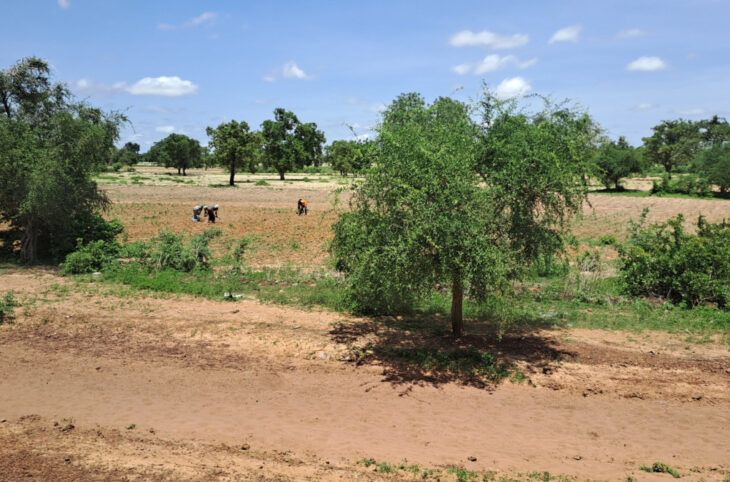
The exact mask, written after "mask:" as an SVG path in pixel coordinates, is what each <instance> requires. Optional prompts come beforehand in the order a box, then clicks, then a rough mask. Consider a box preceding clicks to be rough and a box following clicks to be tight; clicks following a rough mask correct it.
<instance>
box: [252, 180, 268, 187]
mask: <svg viewBox="0 0 730 482" xmlns="http://www.w3.org/2000/svg"><path fill="white" fill-rule="evenodd" d="M253 185H254V186H269V185H270V184H269V183H268V182H266V180H265V179H259V180H258V181H256V182H255V183H253Z"/></svg>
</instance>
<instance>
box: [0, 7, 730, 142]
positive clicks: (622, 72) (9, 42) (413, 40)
mask: <svg viewBox="0 0 730 482" xmlns="http://www.w3.org/2000/svg"><path fill="white" fill-rule="evenodd" d="M3 3H4V6H3V8H2V12H3V22H2V25H3V26H2V29H0V68H6V67H8V66H10V65H12V64H13V63H15V62H16V61H17V60H18V59H20V58H22V57H25V56H30V55H35V56H39V57H43V58H45V59H47V60H48V61H49V62H50V63H51V64H52V65H53V67H54V75H55V78H56V79H57V80H60V81H63V82H66V83H67V84H68V85H69V86H70V87H71V89H72V90H73V91H74V92H75V93H76V94H77V95H78V96H79V97H82V98H86V99H88V100H89V101H90V102H91V103H92V104H94V105H97V106H101V107H103V108H106V109H116V110H121V111H123V112H125V113H126V114H127V116H128V117H129V119H130V121H131V125H130V126H127V127H125V128H124V130H123V134H122V139H121V140H120V142H121V143H124V142H126V141H134V142H138V143H139V144H141V145H142V149H143V150H147V149H148V148H149V146H150V145H151V144H152V143H153V142H155V141H157V140H159V139H161V138H163V137H165V136H166V135H167V134H168V133H170V132H179V133H184V134H187V135H190V136H192V137H195V138H198V139H200V140H201V142H203V143H204V144H205V143H207V137H206V135H205V128H206V126H216V125H218V124H219V123H221V122H225V121H228V120H231V119H236V120H239V121H240V120H245V121H246V122H248V123H249V124H250V125H251V127H252V128H258V127H259V125H260V124H261V122H262V121H264V120H265V119H268V118H271V117H272V111H273V109H274V108H276V107H284V108H286V109H289V110H292V111H293V112H294V113H295V114H297V116H298V117H299V119H300V120H301V121H303V122H316V123H317V125H318V126H319V127H320V129H322V130H324V132H325V134H326V136H327V139H328V141H331V140H335V139H341V138H352V134H351V133H350V132H349V130H348V129H347V127H345V126H344V123H347V124H349V125H352V126H353V127H354V128H355V130H356V131H357V133H358V134H360V135H365V134H368V132H369V131H370V128H371V127H372V125H373V124H374V123H375V122H376V121H377V119H378V111H379V109H381V108H382V106H383V105H384V104H387V103H389V102H390V101H392V100H393V99H394V98H395V97H396V96H397V95H398V94H400V93H402V92H413V91H415V92H419V93H421V94H422V95H423V96H424V97H425V98H426V99H427V100H429V101H431V100H433V99H434V98H435V97H437V96H441V95H446V96H449V95H450V96H453V97H456V98H459V99H462V100H468V99H469V98H473V97H474V96H475V95H477V94H478V92H479V91H480V89H481V84H482V81H484V82H486V83H487V84H488V85H489V86H490V87H492V88H493V89H496V90H497V92H498V93H500V94H501V95H504V96H509V95H515V94H521V93H526V92H530V93H540V94H546V95H551V96H553V97H554V98H555V99H563V98H570V99H571V100H573V101H575V102H577V103H579V104H580V105H581V106H582V107H583V108H585V109H587V110H588V112H589V113H590V114H591V115H592V116H593V117H594V118H595V119H596V120H597V121H598V122H599V123H600V124H601V125H602V126H603V127H604V128H605V130H606V133H607V134H608V135H610V136H612V137H618V136H619V135H625V136H626V137H627V138H628V139H629V140H630V141H631V142H632V143H634V144H635V145H636V144H639V143H640V142H641V138H642V137H643V136H646V135H649V134H650V132H651V127H652V126H653V125H655V124H656V123H658V122H659V121H661V120H663V119H673V118H677V117H684V118H688V119H700V118H707V117H710V116H711V115H713V114H718V115H720V116H724V117H730V95H729V93H730V33H728V30H727V22H728V19H729V18H730V2H724V1H710V0H704V1H682V2H680V1H670V0H663V1H641V0H634V1H611V2H608V1H605V2H599V1H539V2H538V1H520V0H513V1H511V2H496V1H458V0H454V1H449V2H446V1H423V0H421V1H415V0H414V1H395V0H394V1H380V0H371V1H368V2H362V1H360V2H354V1H288V2H285V1H279V2H273V1H269V2H263V1H260V2H254V1H250V2H244V1H206V2H202V1H182V0H180V1H173V0H159V1H151V0H148V1H135V0H125V1H121V0H22V1H21V0H4V2H3Z"/></svg>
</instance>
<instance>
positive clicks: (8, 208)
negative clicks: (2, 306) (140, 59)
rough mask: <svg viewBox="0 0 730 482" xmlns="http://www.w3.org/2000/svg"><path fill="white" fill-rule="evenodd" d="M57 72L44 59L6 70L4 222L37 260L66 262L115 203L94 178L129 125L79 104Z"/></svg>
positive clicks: (0, 75)
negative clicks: (80, 239)
mask: <svg viewBox="0 0 730 482" xmlns="http://www.w3.org/2000/svg"><path fill="white" fill-rule="evenodd" d="M49 72H50V68H49V67H48V64H47V63H46V62H45V61H43V60H41V59H37V58H28V59H23V60H22V61H20V62H18V63H17V64H16V65H14V66H13V67H11V68H9V69H7V70H3V71H1V72H0V97H2V98H3V100H4V103H3V107H4V110H5V115H3V116H1V117H0V222H7V223H9V224H10V226H11V230H12V231H13V232H14V233H17V238H16V239H18V238H19V241H20V249H21V255H22V257H23V259H24V260H26V261H29V262H34V261H36V260H37V259H38V258H39V257H51V258H53V259H56V260H58V259H63V257H64V256H65V255H66V254H67V253H68V252H70V251H72V250H73V249H74V247H75V245H76V238H78V237H79V236H81V235H82V232H83V230H84V226H85V225H86V224H88V223H89V222H90V220H92V219H93V218H94V216H95V215H96V213H97V212H98V211H99V210H100V209H102V208H104V207H105V206H106V205H107V203H108V200H107V198H106V197H105V196H104V194H103V193H100V192H99V191H98V190H97V186H96V183H95V182H94V181H92V175H93V174H94V173H96V172H98V171H100V170H101V169H102V168H103V166H105V165H106V163H107V162H108V158H109V152H111V150H112V149H113V141H114V140H115V139H116V138H117V136H118V127H119V124H120V122H122V121H123V120H124V117H123V116H121V115H119V114H115V113H111V114H106V113H104V112H102V111H100V110H99V109H95V108H92V107H90V106H88V105H86V104H84V103H80V102H75V101H74V100H73V98H72V97H71V95H70V93H69V92H68V90H67V89H66V87H65V86H63V85H61V84H52V83H51V81H50V78H49ZM9 241H11V242H12V241H15V240H14V239H10V240H9Z"/></svg>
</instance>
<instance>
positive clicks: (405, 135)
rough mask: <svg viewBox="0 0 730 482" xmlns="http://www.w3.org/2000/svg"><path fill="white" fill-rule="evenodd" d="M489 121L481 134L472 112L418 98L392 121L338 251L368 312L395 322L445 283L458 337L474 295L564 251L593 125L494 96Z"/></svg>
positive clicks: (487, 109) (341, 227)
mask: <svg viewBox="0 0 730 482" xmlns="http://www.w3.org/2000/svg"><path fill="white" fill-rule="evenodd" d="M478 113H479V114H481V116H482V119H480V121H479V122H475V121H474V115H475V114H477V113H475V112H471V110H470V108H469V106H467V105H465V104H462V103H460V102H458V101H455V100H453V99H449V98H439V99H437V100H436V101H435V102H434V103H433V104H431V105H427V104H426V102H425V101H424V100H423V98H422V97H420V96H419V95H418V94H404V95H401V96H400V97H398V98H397V99H396V100H395V101H394V102H393V103H392V104H391V105H390V106H389V107H388V108H387V109H386V111H385V112H384V113H383V119H382V122H381V124H380V126H379V127H378V138H377V141H376V142H377V151H378V153H377V154H378V162H377V164H375V165H374V166H373V167H372V168H371V169H370V170H369V171H368V172H367V175H366V178H365V180H364V181H363V182H362V183H361V184H359V185H358V186H356V188H355V190H354V192H353V195H352V198H351V210H350V211H349V212H346V213H344V214H343V215H342V216H341V218H340V219H339V220H338V222H337V223H336V224H335V226H334V231H335V237H334V240H333V242H332V251H333V254H334V255H335V258H336V259H337V263H338V268H339V269H341V270H343V271H345V272H346V274H347V278H346V279H347V280H348V294H349V295H350V296H351V298H352V300H353V302H354V303H355V305H356V307H357V308H358V309H359V310H361V311H370V312H380V313H388V312H391V313H392V312H395V311H398V310H400V309H403V308H405V307H407V306H409V305H411V304H412V303H413V301H415V300H417V299H419V298H423V297H425V296H426V295H428V294H429V293H430V292H431V290H432V287H433V286H434V285H435V284H437V283H445V284H447V285H450V286H451V294H452V301H451V322H452V329H453V332H454V335H455V336H457V337H458V336H461V335H462V334H463V314H462V306H463V299H464V296H465V295H466V294H468V295H469V296H470V297H471V298H473V299H477V300H478V299H485V298H486V297H488V296H489V295H490V294H492V293H494V291H495V290H499V289H501V288H504V287H506V286H507V284H508V281H509V280H510V279H512V278H514V277H515V276H517V275H518V274H519V273H520V271H521V268H522V267H524V266H525V265H526V264H527V263H529V262H530V260H532V259H534V257H535V256H538V255H539V254H542V253H546V252H551V253H552V252H554V251H555V250H557V249H559V248H560V247H561V241H562V238H561V233H562V231H563V229H564V227H565V225H566V220H567V218H568V216H569V215H570V214H571V213H573V212H576V211H577V210H578V209H580V207H581V205H582V201H583V199H584V197H585V188H584V186H583V184H582V183H581V182H580V177H581V175H582V174H584V173H585V172H586V170H587V169H588V164H587V163H586V162H585V161H583V160H582V157H581V156H582V154H583V152H584V150H585V149H586V145H587V143H589V142H591V141H592V138H591V136H592V135H593V134H592V133H593V132H595V128H594V127H595V126H594V124H593V123H592V122H591V121H590V119H589V118H588V117H587V116H585V115H581V114H577V113H575V112H574V111H573V110H571V109H568V108H565V107H564V106H557V107H556V106H552V105H547V106H546V108H545V109H544V110H543V111H542V112H540V113H539V114H537V115H528V114H524V113H522V112H519V111H517V108H516V105H515V103H514V102H506V103H505V102H501V101H499V100H498V99H496V98H495V97H493V96H492V95H490V94H489V93H488V92H487V93H485V95H484V98H483V99H482V102H481V103H480V104H479V112H478Z"/></svg>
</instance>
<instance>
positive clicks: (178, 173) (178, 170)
mask: <svg viewBox="0 0 730 482" xmlns="http://www.w3.org/2000/svg"><path fill="white" fill-rule="evenodd" d="M177 175H178V176H179V175H180V168H179V167H178V168H177Z"/></svg>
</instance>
